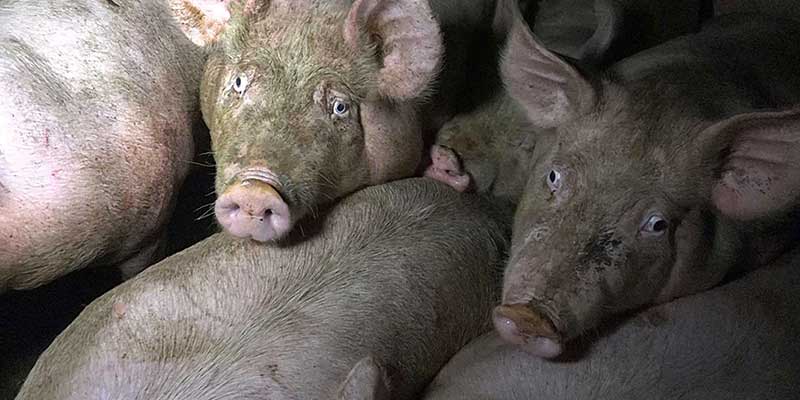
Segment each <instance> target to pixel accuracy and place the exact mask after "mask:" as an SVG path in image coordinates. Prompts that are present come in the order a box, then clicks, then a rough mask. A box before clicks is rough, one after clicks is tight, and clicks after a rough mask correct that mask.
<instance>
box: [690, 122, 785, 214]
mask: <svg viewBox="0 0 800 400" xmlns="http://www.w3.org/2000/svg"><path fill="white" fill-rule="evenodd" d="M703 137H705V138H708V139H710V141H709V144H710V146H709V147H706V149H707V150H705V151H707V152H708V151H710V152H711V153H710V154H709V153H707V157H706V159H707V160H712V162H715V160H716V163H717V164H716V165H717V170H716V171H715V173H716V175H715V177H714V179H713V186H712V189H711V201H712V202H713V204H714V206H715V207H716V208H717V209H718V210H719V211H720V212H722V213H723V214H725V215H727V216H728V217H731V218H735V219H740V220H749V219H754V218H759V217H762V216H765V215H769V214H773V213H779V212H781V211H786V210H787V209H788V208H790V207H791V206H793V205H794V204H796V203H797V201H798V200H800V108H798V109H793V110H790V111H781V112H755V113H748V114H741V115H737V116H735V117H732V118H729V119H727V120H724V121H722V122H720V123H717V124H715V125H713V126H711V127H710V128H707V129H706V130H705V131H704V132H703V133H702V134H701V138H703Z"/></svg>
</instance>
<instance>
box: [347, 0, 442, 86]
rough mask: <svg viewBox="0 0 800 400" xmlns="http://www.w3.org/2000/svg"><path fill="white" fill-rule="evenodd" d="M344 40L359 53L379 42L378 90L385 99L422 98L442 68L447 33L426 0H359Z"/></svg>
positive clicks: (351, 10)
mask: <svg viewBox="0 0 800 400" xmlns="http://www.w3.org/2000/svg"><path fill="white" fill-rule="evenodd" d="M344 37H345V40H346V41H347V43H348V44H349V45H350V46H351V47H352V48H354V49H359V48H366V46H367V45H368V44H369V43H368V41H370V40H376V41H377V42H378V43H377V44H378V45H379V46H380V47H381V50H382V51H381V52H380V53H381V54H382V55H383V60H382V61H383V68H381V71H380V73H379V76H378V91H379V93H380V94H381V95H382V96H384V97H388V98H392V99H396V100H408V99H412V98H415V97H419V96H421V95H423V94H424V93H425V91H426V90H428V89H429V87H430V85H431V83H432V82H433V80H434V79H435V78H436V76H437V75H438V73H439V70H440V69H441V64H442V58H443V53H444V45H443V44H442V35H441V32H440V31H439V23H438V22H437V21H436V19H435V18H434V16H433V13H432V12H431V8H430V5H429V4H428V1H427V0H356V1H355V2H354V3H353V5H352V7H351V8H350V13H349V14H348V16H347V21H346V22H345V25H344Z"/></svg>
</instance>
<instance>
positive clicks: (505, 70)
mask: <svg viewBox="0 0 800 400" xmlns="http://www.w3.org/2000/svg"><path fill="white" fill-rule="evenodd" d="M501 1H504V3H505V10H504V11H502V12H505V13H509V15H511V18H512V21H513V22H512V27H511V32H510V33H509V37H508V44H507V45H506V50H505V52H504V54H503V59H502V61H501V64H500V71H501V74H502V77H503V81H504V83H505V86H506V90H507V91H508V93H509V95H511V97H512V98H514V99H515V100H516V101H517V102H519V103H520V104H521V105H522V106H523V107H524V108H525V110H526V111H527V115H528V118H529V119H530V121H531V122H532V123H533V124H534V125H536V126H537V127H540V128H552V127H555V126H558V125H560V124H562V123H564V122H566V121H568V120H569V119H571V118H573V117H575V116H577V115H579V114H581V113H583V112H586V111H588V109H589V108H591V107H592V106H593V105H594V103H595V97H596V95H595V91H594V88H593V87H592V85H591V83H590V82H589V81H587V80H586V79H585V78H584V77H583V76H581V74H580V73H579V72H578V71H577V70H576V69H575V68H574V67H572V66H571V65H569V64H568V63H567V62H566V61H564V60H562V59H561V58H559V57H558V56H557V55H556V54H555V53H553V52H551V51H549V50H547V49H546V48H545V47H544V45H543V44H542V43H541V42H539V40H538V39H536V37H535V36H534V35H533V33H531V31H530V29H529V28H528V25H527V24H526V23H525V21H524V20H523V18H522V15H521V14H520V11H519V9H518V8H517V6H516V4H515V2H514V1H512V0H501ZM498 12H501V11H498Z"/></svg>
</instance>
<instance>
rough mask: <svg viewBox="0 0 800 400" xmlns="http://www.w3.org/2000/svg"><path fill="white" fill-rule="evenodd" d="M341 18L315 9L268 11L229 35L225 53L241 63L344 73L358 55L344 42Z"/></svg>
mask: <svg viewBox="0 0 800 400" xmlns="http://www.w3.org/2000/svg"><path fill="white" fill-rule="evenodd" d="M344 18H345V15H344V14H343V13H335V12H334V13H319V12H314V10H308V11H305V12H298V13H296V14H292V15H286V14H284V13H277V14H274V15H272V14H270V15H267V16H266V17H264V18H263V19H261V20H259V21H257V22H254V23H253V24H252V25H251V26H250V27H249V29H247V31H246V34H236V33H235V32H234V34H232V35H229V37H228V38H227V39H226V47H227V52H228V53H229V55H232V56H234V57H235V58H238V59H239V60H240V61H241V62H254V63H260V62H267V63H271V64H282V65H287V66H293V67H296V68H303V69H306V70H309V71H312V70H314V69H318V68H327V69H329V70H335V71H339V72H344V71H347V70H348V69H350V68H349V67H351V66H352V65H353V63H354V62H356V61H359V60H358V59H359V58H360V57H359V56H360V54H359V53H358V52H357V51H355V49H352V48H351V47H350V46H348V45H347V44H346V43H345V41H344V36H343V33H342V32H343V28H342V26H343V23H344Z"/></svg>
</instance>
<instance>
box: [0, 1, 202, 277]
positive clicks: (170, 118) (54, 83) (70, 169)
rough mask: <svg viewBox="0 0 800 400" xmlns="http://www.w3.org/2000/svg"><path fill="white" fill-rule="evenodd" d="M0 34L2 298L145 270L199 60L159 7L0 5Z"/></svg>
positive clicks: (184, 152) (192, 120)
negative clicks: (95, 269)
mask: <svg viewBox="0 0 800 400" xmlns="http://www.w3.org/2000/svg"><path fill="white" fill-rule="evenodd" d="M0 26H2V27H3V29H2V31H0V91H1V92H2V93H4V95H3V96H2V98H0V260H2V261H0V291H3V290H6V289H8V288H12V289H24V288H31V287H35V286H38V285H41V284H43V283H46V282H48V281H50V280H52V279H55V278H56V277H59V276H61V275H64V274H66V273H68V272H70V271H73V270H76V269H79V268H82V267H86V266H89V265H98V264H102V265H120V266H121V267H122V268H123V272H124V273H126V274H128V275H131V274H133V273H135V272H137V271H138V270H140V269H142V268H144V267H145V266H147V265H148V264H149V263H150V260H151V258H152V256H153V255H154V253H155V252H156V249H157V247H158V240H159V238H160V236H161V231H162V230H163V227H164V225H165V223H166V221H167V219H168V217H169V215H170V213H171V210H172V207H173V203H174V196H175V194H176V193H177V188H178V187H179V185H180V184H181V182H182V181H183V179H184V177H185V175H186V173H187V171H188V167H189V162H190V161H191V159H192V157H193V146H194V144H193V137H192V132H193V129H194V128H195V125H196V124H198V123H199V124H202V123H201V121H200V114H199V104H198V100H197V93H198V88H199V83H200V74H201V71H202V65H203V58H202V54H201V53H200V52H199V51H198V50H197V49H196V48H195V47H194V46H193V45H192V43H191V42H189V41H188V40H186V38H185V37H184V36H183V35H182V34H181V31H180V29H179V28H178V26H177V24H175V23H174V22H173V21H172V20H171V19H170V18H169V12H168V9H167V7H166V3H162V2H159V1H156V0H147V1H140V2H134V1H127V0H120V1H97V0H85V1H77V2H76V1H49V0H48V1H38V0H36V1H15V2H4V3H3V4H2V5H0Z"/></svg>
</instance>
